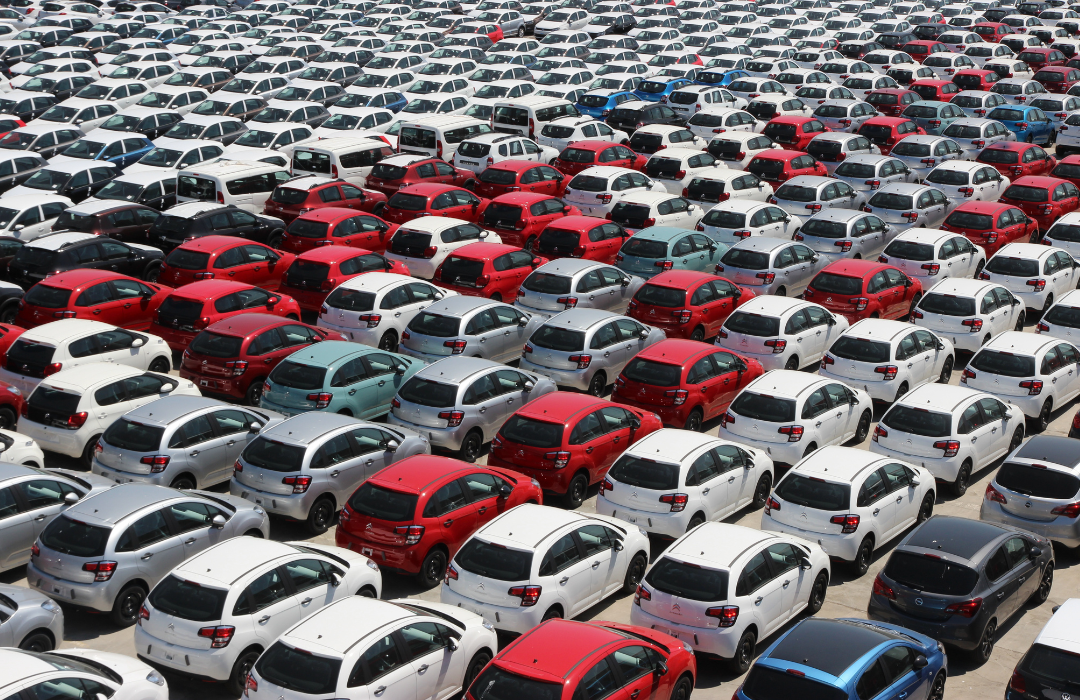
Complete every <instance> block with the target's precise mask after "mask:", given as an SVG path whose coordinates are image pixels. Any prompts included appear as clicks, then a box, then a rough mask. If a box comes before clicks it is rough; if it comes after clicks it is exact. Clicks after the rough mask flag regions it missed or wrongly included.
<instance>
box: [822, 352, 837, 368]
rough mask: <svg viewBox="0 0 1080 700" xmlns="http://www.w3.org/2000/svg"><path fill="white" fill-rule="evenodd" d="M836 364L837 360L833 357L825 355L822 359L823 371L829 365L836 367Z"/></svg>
mask: <svg viewBox="0 0 1080 700" xmlns="http://www.w3.org/2000/svg"><path fill="white" fill-rule="evenodd" d="M835 364H836V360H834V359H833V358H832V356H831V355H823V356H822V357H821V369H825V368H826V367H828V366H829V365H835Z"/></svg>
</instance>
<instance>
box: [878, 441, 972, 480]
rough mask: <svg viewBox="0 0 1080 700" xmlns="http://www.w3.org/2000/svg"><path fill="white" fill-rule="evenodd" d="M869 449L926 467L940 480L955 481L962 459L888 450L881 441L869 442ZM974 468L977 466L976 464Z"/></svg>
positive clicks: (958, 456)
mask: <svg viewBox="0 0 1080 700" xmlns="http://www.w3.org/2000/svg"><path fill="white" fill-rule="evenodd" d="M870 451H871V452H873V453H874V454H879V455H886V456H889V457H894V458H896V459H900V460H903V461H905V462H910V463H911V464H918V465H919V466H920V467H922V468H923V469H928V470H929V471H930V473H931V474H933V475H934V478H935V479H938V480H940V481H956V475H957V474H958V473H959V472H960V465H961V464H963V462H964V459H963V457H961V455H959V454H957V455H956V456H955V457H923V456H920V455H909V454H905V453H904V452H900V451H899V450H890V449H889V448H888V447H883V446H882V445H881V443H877V442H871V443H870ZM976 468H978V466H977V465H976Z"/></svg>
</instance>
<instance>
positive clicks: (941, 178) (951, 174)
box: [925, 168, 968, 187]
mask: <svg viewBox="0 0 1080 700" xmlns="http://www.w3.org/2000/svg"><path fill="white" fill-rule="evenodd" d="M925 182H930V183H933V184H935V185H952V186H954V187H955V186H960V185H966V184H968V174H967V173H966V172H964V171H962V170H949V169H946V168H936V169H934V170H931V171H930V174H929V175H927V176H926V179H925Z"/></svg>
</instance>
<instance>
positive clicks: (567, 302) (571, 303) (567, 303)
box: [555, 297, 578, 309]
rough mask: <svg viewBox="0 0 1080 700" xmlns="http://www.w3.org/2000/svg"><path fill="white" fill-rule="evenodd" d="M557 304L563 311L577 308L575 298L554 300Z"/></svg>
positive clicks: (576, 299)
mask: <svg viewBox="0 0 1080 700" xmlns="http://www.w3.org/2000/svg"><path fill="white" fill-rule="evenodd" d="M555 302H556V303H557V304H562V305H563V308H564V309H572V308H574V307H575V306H577V302H578V298H577V297H559V298H558V299H556V300H555Z"/></svg>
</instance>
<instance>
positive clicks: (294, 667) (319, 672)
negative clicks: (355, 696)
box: [255, 642, 341, 695]
mask: <svg viewBox="0 0 1080 700" xmlns="http://www.w3.org/2000/svg"><path fill="white" fill-rule="evenodd" d="M255 670H256V671H257V672H258V674H259V675H260V676H262V678H263V679H265V680H266V681H267V682H268V683H273V684H274V685H276V686H279V687H281V688H284V689H286V690H291V691H294V692H296V693H303V694H306V695H325V694H326V693H333V692H334V690H335V689H336V688H337V684H338V672H339V671H340V670H341V659H331V658H327V657H325V656H316V655H315V654H312V653H310V652H307V651H302V650H299V649H293V648H292V647H289V646H286V645H285V644H282V643H281V642H275V643H274V645H273V646H271V647H270V648H269V649H267V650H266V652H265V653H263V655H262V656H260V657H259V660H258V661H256V662H255Z"/></svg>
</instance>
